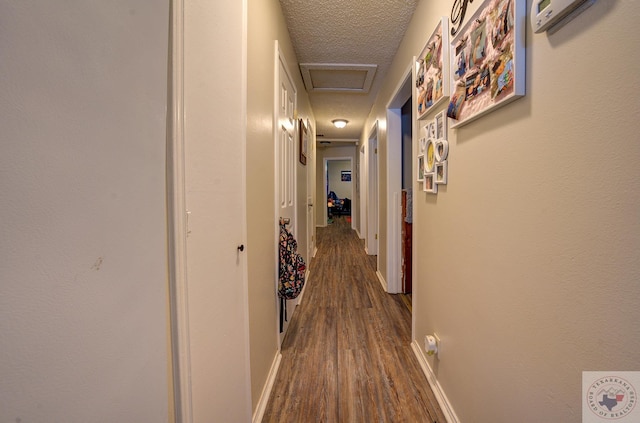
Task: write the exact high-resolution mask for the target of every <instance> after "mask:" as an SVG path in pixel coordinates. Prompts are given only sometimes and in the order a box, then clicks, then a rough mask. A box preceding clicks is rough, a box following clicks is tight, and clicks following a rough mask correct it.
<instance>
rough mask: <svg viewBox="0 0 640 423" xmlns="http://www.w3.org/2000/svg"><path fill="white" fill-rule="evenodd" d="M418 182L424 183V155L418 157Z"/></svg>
mask: <svg viewBox="0 0 640 423" xmlns="http://www.w3.org/2000/svg"><path fill="white" fill-rule="evenodd" d="M416 171H417V172H416V180H417V181H418V182H422V181H424V154H419V155H418V164H417V166H416Z"/></svg>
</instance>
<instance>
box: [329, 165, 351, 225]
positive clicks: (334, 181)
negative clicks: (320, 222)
mask: <svg viewBox="0 0 640 423" xmlns="http://www.w3.org/2000/svg"><path fill="white" fill-rule="evenodd" d="M353 180H354V178H353V159H352V158H351V157H332V158H325V159H324V187H325V190H324V195H325V198H326V203H327V207H326V212H325V218H326V222H327V223H328V224H331V223H333V219H334V218H336V217H338V216H344V217H345V218H347V220H348V221H349V223H350V224H351V210H352V204H353V193H354V190H353V187H354V183H353Z"/></svg>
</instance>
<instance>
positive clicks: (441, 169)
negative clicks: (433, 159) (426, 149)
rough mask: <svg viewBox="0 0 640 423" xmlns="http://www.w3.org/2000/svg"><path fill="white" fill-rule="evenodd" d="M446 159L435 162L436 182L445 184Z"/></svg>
mask: <svg viewBox="0 0 640 423" xmlns="http://www.w3.org/2000/svg"><path fill="white" fill-rule="evenodd" d="M447 167H448V166H447V161H446V160H445V161H443V162H439V163H436V171H435V174H436V184H439V185H446V184H447Z"/></svg>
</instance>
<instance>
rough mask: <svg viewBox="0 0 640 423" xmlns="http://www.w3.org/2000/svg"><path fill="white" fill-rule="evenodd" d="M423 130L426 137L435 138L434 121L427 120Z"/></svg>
mask: <svg viewBox="0 0 640 423" xmlns="http://www.w3.org/2000/svg"><path fill="white" fill-rule="evenodd" d="M424 130H425V133H426V135H427V138H432V139H435V138H436V123H435V121H434V120H430V121H429V122H427V123H426V125H425V126H424Z"/></svg>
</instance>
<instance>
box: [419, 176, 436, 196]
mask: <svg viewBox="0 0 640 423" xmlns="http://www.w3.org/2000/svg"><path fill="white" fill-rule="evenodd" d="M422 190H423V191H424V192H427V193H429V194H437V193H438V184H436V174H435V172H426V173H425V174H424V181H422Z"/></svg>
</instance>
